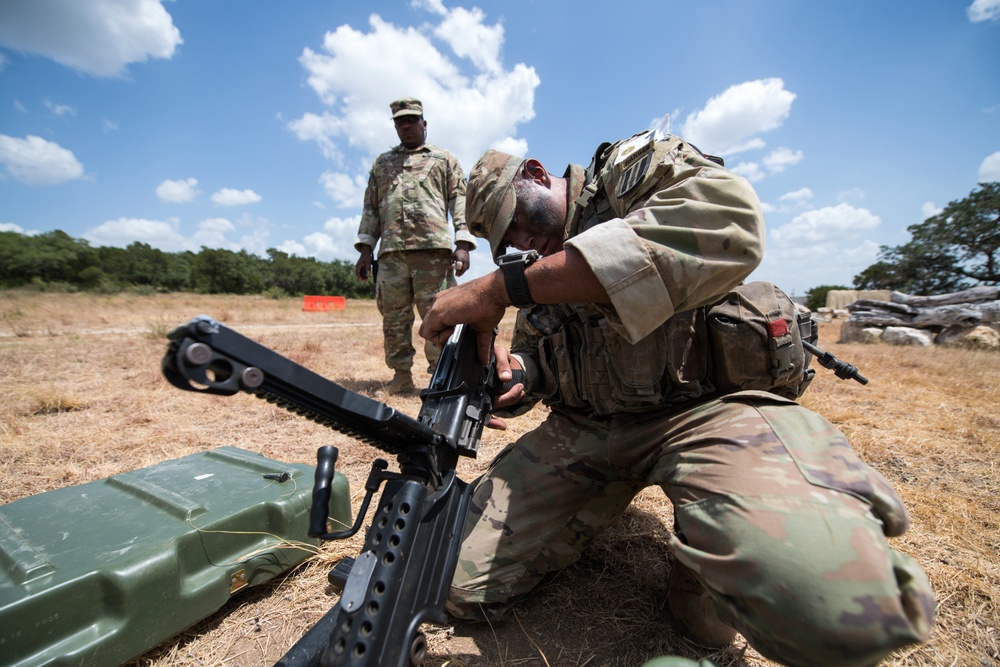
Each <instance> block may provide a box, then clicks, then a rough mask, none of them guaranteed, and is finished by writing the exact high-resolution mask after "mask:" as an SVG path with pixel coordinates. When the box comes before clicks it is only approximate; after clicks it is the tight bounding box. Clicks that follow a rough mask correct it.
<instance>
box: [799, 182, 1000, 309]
mask: <svg viewBox="0 0 1000 667" xmlns="http://www.w3.org/2000/svg"><path fill="white" fill-rule="evenodd" d="M906 231H908V232H909V233H910V240H909V241H908V242H907V243H904V244H902V245H898V246H881V247H880V248H879V254H878V261H876V262H875V263H874V264H872V265H871V266H869V267H868V268H866V269H865V270H864V271H862V272H861V273H859V274H858V275H856V276H854V286H853V287H845V286H843V285H821V286H819V287H814V288H812V289H810V290H808V291H807V292H806V305H807V306H808V307H809V308H812V309H813V310H815V309H816V308H818V307H821V306H824V305H826V293H827V292H829V291H830V290H848V289H856V290H895V291H899V292H903V293H905V294H916V295H920V296H934V295H936V294H950V293H951V292H958V291H961V290H964V289H968V288H970V287H976V286H978V285H998V284H1000V183H998V182H992V183H980V184H979V185H978V186H977V188H976V189H974V190H973V191H972V192H971V193H969V195H968V196H967V197H965V198H964V199H959V200H956V201H953V202H950V203H949V204H948V205H947V206H945V207H944V209H943V210H942V211H941V212H940V213H938V214H936V215H933V216H931V217H930V218H927V219H926V220H924V221H923V222H921V223H919V224H916V225H910V226H909V227H907V228H906Z"/></svg>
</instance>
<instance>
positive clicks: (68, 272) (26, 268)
mask: <svg viewBox="0 0 1000 667" xmlns="http://www.w3.org/2000/svg"><path fill="white" fill-rule="evenodd" d="M0 235H2V236H0V267H2V268H0V280H2V281H3V283H4V284H6V285H11V286H18V285H27V284H29V283H31V282H39V281H40V282H41V283H43V284H44V283H52V282H60V283H68V284H74V285H75V284H78V283H79V275H80V271H82V270H83V269H85V268H87V267H88V266H91V265H92V264H93V260H94V257H95V254H94V249H93V248H91V247H90V244H89V243H87V241H84V240H82V239H74V238H73V237H71V236H70V235H69V234H67V233H66V232H64V231H62V230H59V229H57V230H54V231H51V232H46V233H44V234H38V235H36V236H27V235H25V234H17V233H15V232H2V233H0Z"/></svg>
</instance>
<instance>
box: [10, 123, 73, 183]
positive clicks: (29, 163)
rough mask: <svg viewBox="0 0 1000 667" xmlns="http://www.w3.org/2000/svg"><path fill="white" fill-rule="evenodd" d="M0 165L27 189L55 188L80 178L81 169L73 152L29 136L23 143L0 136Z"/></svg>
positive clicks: (12, 138)
mask: <svg viewBox="0 0 1000 667" xmlns="http://www.w3.org/2000/svg"><path fill="white" fill-rule="evenodd" d="M0 164H3V166H4V168H5V169H6V170H7V173H8V174H9V175H10V176H11V177H12V178H14V179H15V180H18V181H21V182H22V183H27V184H28V185H37V186H42V185H58V184H59V183H64V182H66V181H72V180H74V179H77V178H81V177H83V165H81V164H80V163H79V162H78V161H77V159H76V156H75V155H73V152H72V151H70V150H67V149H65V148H63V147H62V146H60V145H59V144H56V143H53V142H51V141H46V140H45V139H42V138H41V137H36V136H33V135H30V134H29V135H28V136H27V137H25V138H24V139H17V138H15V137H9V136H7V135H6V134H0ZM0 178H2V177H0Z"/></svg>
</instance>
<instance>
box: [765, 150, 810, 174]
mask: <svg viewBox="0 0 1000 667" xmlns="http://www.w3.org/2000/svg"><path fill="white" fill-rule="evenodd" d="M802 157H803V156H802V151H793V150H792V149H791V148H785V147H784V146H782V147H781V148H777V149H775V150H773V151H771V154H770V155H768V156H767V157H765V158H764V166H765V167H767V169H768V171H770V172H771V173H772V174H777V173H779V172H782V171H784V170H785V169H787V168H788V167H790V166H792V165H796V164H798V163H799V162H802Z"/></svg>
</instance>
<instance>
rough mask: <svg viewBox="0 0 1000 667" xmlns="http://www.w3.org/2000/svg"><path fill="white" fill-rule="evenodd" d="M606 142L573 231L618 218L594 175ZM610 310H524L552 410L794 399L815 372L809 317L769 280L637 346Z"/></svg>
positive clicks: (690, 313) (614, 410)
mask: <svg viewBox="0 0 1000 667" xmlns="http://www.w3.org/2000/svg"><path fill="white" fill-rule="evenodd" d="M610 145H611V144H602V145H601V147H599V148H598V150H597V152H596V153H595V155H594V159H593V160H592V161H591V163H590V165H589V166H588V167H587V170H586V172H585V180H584V190H583V194H582V195H581V196H580V198H579V199H578V200H577V201H578V203H580V204H581V205H582V206H583V211H582V214H581V219H580V223H579V229H588V228H590V227H592V226H593V225H595V224H600V223H603V222H606V221H607V220H611V219H613V218H615V217H616V215H615V213H614V211H613V210H612V208H611V203H610V201H609V200H608V197H607V194H606V193H605V192H604V190H603V189H602V188H601V187H600V183H599V179H597V173H598V171H599V169H600V166H601V160H602V156H603V155H604V153H605V151H606V149H607V148H608V147H609V146H610ZM606 312H607V307H604V309H602V307H601V306H598V305H595V304H575V305H570V304H561V305H541V306H535V307H533V308H532V309H531V310H530V311H527V312H522V313H521V324H522V325H523V324H527V325H528V326H527V327H526V330H527V331H528V332H529V333H528V334H527V336H526V338H528V339H531V340H534V341H535V342H536V343H537V353H538V360H539V366H540V369H541V374H542V377H541V378H539V380H538V381H537V382H536V383H535V386H533V387H532V392H531V393H532V395H533V396H535V397H537V398H540V399H541V400H542V401H543V402H545V403H546V404H547V405H549V406H550V407H554V408H559V407H566V408H570V409H573V410H581V411H583V412H586V413H588V414H592V415H595V416H606V415H611V414H618V413H630V412H646V411H652V410H659V409H662V408H665V407H674V406H681V405H684V404H687V403H691V402H693V401H696V400H698V399H701V398H703V397H708V396H710V395H713V394H720V393H731V392H735V391H740V390H743V389H759V390H765V391H772V392H774V393H776V394H779V395H781V396H785V397H786V398H792V399H794V398H797V397H798V396H800V395H801V393H802V392H803V391H805V389H806V387H807V386H808V384H809V381H810V380H811V379H812V375H813V374H814V372H815V371H813V370H810V369H808V365H809V361H810V359H811V356H810V355H809V354H808V352H806V351H805V350H804V349H803V347H802V338H803V337H805V338H806V340H810V341H811V342H812V341H814V340H815V333H814V328H812V321H811V319H810V318H809V317H808V315H807V314H805V315H799V314H798V313H797V311H796V307H795V305H794V303H792V301H791V299H789V298H788V297H787V296H786V295H785V294H784V293H783V292H782V291H781V290H780V289H778V288H777V287H776V286H774V285H771V284H770V283H749V284H747V285H741V286H739V287H737V288H735V289H734V290H733V291H732V292H730V293H729V294H727V295H726V297H724V298H723V299H721V300H720V301H719V302H717V303H716V304H713V305H711V306H704V307H701V308H694V309H691V310H687V311H683V312H678V313H675V314H674V315H673V316H671V317H670V318H669V319H667V321H666V322H664V324H662V325H661V326H660V327H658V328H657V329H656V330H655V331H653V332H652V333H651V334H649V335H648V336H646V337H645V338H643V339H642V340H640V341H638V342H636V343H630V342H629V341H628V339H627V338H625V337H624V336H623V335H622V334H621V333H619V332H618V331H615V330H614V328H612V327H610V326H609V325H608V321H607V317H606Z"/></svg>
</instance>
